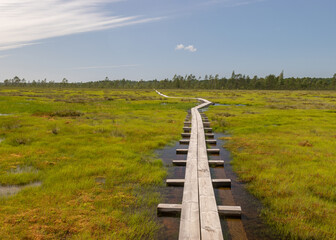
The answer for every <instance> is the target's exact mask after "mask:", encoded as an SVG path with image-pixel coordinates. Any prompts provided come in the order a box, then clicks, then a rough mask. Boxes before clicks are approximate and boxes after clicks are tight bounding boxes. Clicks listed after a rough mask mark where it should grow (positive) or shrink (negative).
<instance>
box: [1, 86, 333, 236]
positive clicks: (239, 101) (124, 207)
mask: <svg viewBox="0 0 336 240" xmlns="http://www.w3.org/2000/svg"><path fill="white" fill-rule="evenodd" d="M163 93H164V94H167V95H171V96H192V97H203V98H206V99H208V100H210V101H212V102H215V103H218V105H217V106H211V107H210V108H209V110H208V111H207V116H208V117H209V119H210V121H211V123H212V125H213V126H212V127H213V128H214V129H215V130H216V131H217V132H225V133H226V134H229V135H230V136H229V137H227V139H226V148H228V149H229V150H230V152H231V154H232V157H233V161H232V164H233V167H234V169H235V171H236V172H237V173H238V175H239V177H240V179H241V180H242V181H245V182H247V186H248V190H249V191H250V192H252V193H253V194H254V195H255V196H256V197H257V198H259V199H260V200H261V201H262V203H263V204H264V209H263V210H262V215H263V218H264V219H266V221H267V222H268V223H269V224H271V225H273V226H274V228H275V229H276V230H277V231H278V232H279V233H280V234H282V236H283V238H284V239H290V238H292V239H336V227H335V226H336V202H335V201H336V180H335V179H336V178H335V175H336V174H335V173H336V172H335V169H336V121H335V118H336V93H335V92H328V91H194V90H193V91H175V90H169V91H163ZM194 105H195V102H193V101H190V100H183V99H182V100H180V99H164V98H162V97H161V96H159V95H157V94H156V93H155V92H154V91H152V90H134V91H132V90H127V91H120V90H102V89H97V90H95V89H87V90H84V89H47V88H45V89H42V88H38V89H31V88H12V89H11V88H5V89H4V88H2V89H0V184H1V186H0V190H1V189H3V191H2V190H1V191H0V194H1V196H0V222H1V223H2V224H1V225H0V239H156V237H157V235H156V234H157V232H158V231H159V229H160V228H161V227H162V226H160V224H159V223H158V222H157V221H156V218H155V215H156V205H157V203H159V202H160V193H159V191H158V188H157V186H163V183H164V179H165V177H166V168H165V166H163V164H162V161H161V160H160V159H158V157H157V156H156V155H155V154H154V151H155V150H156V149H158V148H161V147H163V146H165V145H166V144H169V143H171V142H172V141H173V140H178V139H179V136H180V135H179V134H180V133H181V131H182V127H183V121H184V118H185V116H186V111H187V110H188V109H189V108H191V107H192V106H194ZM5 188H6V189H10V188H12V190H13V189H16V190H17V191H15V192H14V193H8V191H7V190H6V191H7V192H6V191H5V190H4V189H5Z"/></svg>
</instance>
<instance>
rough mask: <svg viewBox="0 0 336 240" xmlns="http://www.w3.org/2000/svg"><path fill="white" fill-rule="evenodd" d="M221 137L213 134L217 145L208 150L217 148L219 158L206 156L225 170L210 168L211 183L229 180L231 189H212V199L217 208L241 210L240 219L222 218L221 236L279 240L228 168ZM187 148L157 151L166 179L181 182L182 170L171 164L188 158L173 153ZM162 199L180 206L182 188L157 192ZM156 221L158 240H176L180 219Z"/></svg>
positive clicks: (253, 198) (260, 206)
mask: <svg viewBox="0 0 336 240" xmlns="http://www.w3.org/2000/svg"><path fill="white" fill-rule="evenodd" d="M225 136H226V135H224V134H217V133H215V139H217V145H216V146H215V145H211V148H219V149H220V154H218V155H209V160H224V161H225V162H224V168H223V167H216V168H210V171H211V176H212V178H213V179H218V178H229V179H231V186H232V187H231V189H229V188H215V189H214V190H215V196H216V201H217V204H218V205H237V206H241V207H242V212H243V214H242V218H241V219H225V218H221V224H222V229H223V236H224V238H225V239H228V240H236V239H237V240H243V239H249V240H273V239H275V240H277V239H281V237H280V236H278V235H276V234H275V233H274V232H273V230H272V229H271V228H270V227H269V226H268V225H267V224H265V222H264V221H263V219H262V218H261V217H260V216H259V215H260V211H261V209H262V204H261V203H260V202H259V201H258V200H257V199H256V198H255V197H254V196H252V195H251V194H250V193H249V192H248V191H247V190H246V184H244V183H243V182H241V181H239V178H238V176H237V174H236V173H235V172H234V171H233V169H232V166H231V164H230V162H231V158H230V153H229V152H228V151H227V150H226V149H225V148H223V147H222V146H223V145H224V143H225V141H224V140H221V139H219V138H220V137H225ZM181 148H188V145H185V144H180V143H179V142H176V143H174V144H173V145H170V146H167V147H165V148H164V149H161V150H158V151H156V154H157V155H158V157H159V158H161V159H162V161H163V163H164V166H165V167H166V168H167V171H168V176H167V179H174V178H175V179H183V178H184V175H185V167H183V166H174V165H173V164H172V160H186V157H187V155H183V154H176V149H181ZM160 193H161V196H162V201H161V203H172V204H173V203H175V204H176V203H177V204H181V203H182V196H183V187H163V188H161V189H160ZM157 221H158V222H159V223H160V224H161V225H162V229H161V231H160V232H159V234H158V239H159V240H176V239H178V233H179V225H180V218H179V217H178V216H169V217H167V216H160V217H158V218H157Z"/></svg>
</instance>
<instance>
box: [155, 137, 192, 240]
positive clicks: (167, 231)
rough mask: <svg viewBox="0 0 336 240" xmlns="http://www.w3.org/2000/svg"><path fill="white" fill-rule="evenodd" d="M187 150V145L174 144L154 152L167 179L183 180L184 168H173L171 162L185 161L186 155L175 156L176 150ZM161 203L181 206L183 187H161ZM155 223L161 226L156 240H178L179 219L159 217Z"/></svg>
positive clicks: (176, 217) (175, 217)
mask: <svg viewBox="0 0 336 240" xmlns="http://www.w3.org/2000/svg"><path fill="white" fill-rule="evenodd" d="M181 148H188V145H185V144H180V143H179V142H176V143H175V144H173V145H170V146H167V147H165V148H163V149H160V150H158V151H156V154H157V155H158V157H159V158H161V159H162V161H163V164H164V166H165V167H166V168H167V171H168V175H167V179H184V176H185V167H183V166H174V165H173V163H172V161H173V160H186V159H187V155H185V154H184V155H183V154H176V149H181ZM160 193H161V196H162V203H171V204H181V203H182V196H183V187H163V188H161V189H160ZM157 221H158V222H159V223H160V224H161V225H162V229H161V231H160V232H159V234H158V237H157V239H158V240H176V239H178V234H179V228H180V218H179V217H178V216H160V217H158V218H157Z"/></svg>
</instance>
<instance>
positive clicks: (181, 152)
mask: <svg viewBox="0 0 336 240" xmlns="http://www.w3.org/2000/svg"><path fill="white" fill-rule="evenodd" d="M176 154H188V149H176Z"/></svg>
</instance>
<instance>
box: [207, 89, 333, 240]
mask: <svg viewBox="0 0 336 240" xmlns="http://www.w3.org/2000/svg"><path fill="white" fill-rule="evenodd" d="M207 95H208V96H209V97H208V98H211V96H212V99H213V101H217V102H220V103H225V104H231V106H215V107H211V108H210V111H208V112H207V115H208V116H209V118H210V119H211V120H212V123H213V124H214V128H215V129H217V131H222V132H223V131H225V132H226V133H229V134H230V135H231V137H230V138H229V139H227V143H226V147H227V148H228V149H229V150H230V151H231V153H232V156H233V164H234V169H235V170H236V171H237V172H238V174H239V176H240V178H241V179H242V180H243V181H245V182H248V188H249V190H250V191H251V192H252V193H253V194H255V195H256V196H257V197H258V198H259V199H261V200H262V202H263V203H264V204H265V209H264V210H263V216H264V217H265V218H266V219H267V221H268V222H269V223H270V224H272V225H273V226H275V228H276V229H277V230H278V231H279V232H281V233H282V235H283V236H284V238H286V239H336V227H335V226H336V202H335V201H336V172H335V169H336V121H335V119H336V93H335V92H325V91H321V92H317V91H311V92H309V91H308V92H304V91H297V92H294V91H278V92H276V91H237V92H230V91H226V92H225V91H224V92H219V91H218V92H217V96H216V93H215V94H214V93H211V94H209V93H206V92H204V93H203V96H204V97H206V96H207ZM214 96H215V97H214ZM235 104H245V105H246V106H236V105H235Z"/></svg>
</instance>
